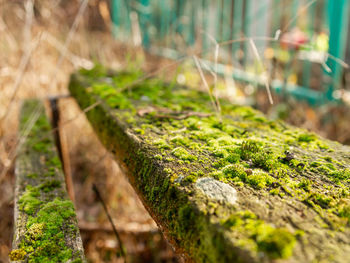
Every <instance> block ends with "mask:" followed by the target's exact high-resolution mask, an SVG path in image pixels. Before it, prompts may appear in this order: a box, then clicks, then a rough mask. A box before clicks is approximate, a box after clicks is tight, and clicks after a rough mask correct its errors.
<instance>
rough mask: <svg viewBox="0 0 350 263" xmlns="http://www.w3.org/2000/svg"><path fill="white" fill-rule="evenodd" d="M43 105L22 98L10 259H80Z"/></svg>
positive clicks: (71, 207) (73, 221)
mask: <svg viewBox="0 0 350 263" xmlns="http://www.w3.org/2000/svg"><path fill="white" fill-rule="evenodd" d="M50 130H51V127H50V124H49V121H48V119H47V117H46V114H45V109H44V105H43V104H42V102H40V101H37V100H29V101H25V102H24V104H23V106H22V110H21V115H20V132H19V136H20V137H21V140H22V143H21V144H20V146H19V149H18V155H17V160H16V171H15V173H16V188H15V227H14V230H15V233H14V239H13V250H12V251H11V253H10V255H9V257H10V260H11V261H20V262H83V261H84V251H83V246H82V241H81V238H80V233H79V229H78V227H77V219H76V214H75V210H74V205H73V203H72V202H71V201H70V200H69V198H68V196H67V193H66V187H65V180H64V175H63V173H62V167H61V162H60V159H59V158H58V154H57V150H56V148H55V144H54V141H53V137H52V133H51V131H50Z"/></svg>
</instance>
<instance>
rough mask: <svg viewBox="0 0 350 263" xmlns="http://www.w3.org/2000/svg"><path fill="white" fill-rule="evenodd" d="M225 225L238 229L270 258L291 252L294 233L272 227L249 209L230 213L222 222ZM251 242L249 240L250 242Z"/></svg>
mask: <svg viewBox="0 0 350 263" xmlns="http://www.w3.org/2000/svg"><path fill="white" fill-rule="evenodd" d="M223 225H224V226H225V227H229V228H231V229H233V230H237V229H240V230H241V231H243V232H245V233H246V235H247V236H248V237H249V238H250V239H252V240H254V241H255V242H256V245H257V247H256V249H257V250H259V251H261V252H265V253H266V254H267V255H268V256H269V257H270V258H272V259H278V258H288V257H290V256H291V255H292V253H293V248H294V246H295V243H296V238H295V235H293V234H292V233H290V232H289V231H288V230H286V229H283V228H274V227H272V226H270V225H268V224H265V223H264V222H263V221H262V220H259V219H257V217H256V215H254V214H253V213H251V212H250V211H241V212H237V213H235V214H233V215H231V216H230V217H229V218H228V219H227V220H225V221H224V222H223ZM250 243H251V242H250Z"/></svg>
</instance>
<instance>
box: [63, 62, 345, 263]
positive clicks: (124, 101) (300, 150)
mask: <svg viewBox="0 0 350 263" xmlns="http://www.w3.org/2000/svg"><path fill="white" fill-rule="evenodd" d="M139 77H140V74H139V73H125V72H119V73H118V74H115V75H114V74H110V73H109V72H108V71H107V70H105V69H104V68H103V67H101V66H97V67H96V68H95V69H93V70H91V71H87V70H82V71H81V72H80V73H79V74H76V75H73V76H72V79H71V82H70V91H71V93H72V95H73V96H74V97H75V98H76V99H77V100H78V102H79V104H80V106H81V107H82V108H86V107H88V106H89V105H92V104H93V103H95V102H97V101H99V100H101V99H102V101H103V103H102V104H101V105H99V106H97V107H96V108H94V109H93V110H91V111H89V112H88V113H87V117H88V118H89V120H90V121H91V122H92V124H93V126H94V127H95V130H96V132H97V133H98V135H99V136H100V138H101V140H102V142H104V144H105V145H106V146H107V147H108V148H109V149H110V150H111V151H112V152H116V153H117V154H116V157H117V158H119V159H120V160H121V161H122V162H124V164H126V165H127V166H128V167H129V169H130V171H131V172H130V173H131V175H130V176H132V180H131V181H132V182H133V184H134V187H136V188H137V190H138V192H140V193H141V194H142V195H143V198H144V200H146V203H147V205H148V206H149V207H150V210H151V211H152V212H153V213H154V214H153V216H154V217H155V218H156V220H157V221H158V222H159V223H160V224H161V225H162V226H163V227H164V228H165V230H166V231H167V236H168V237H169V238H170V239H171V240H172V242H173V243H174V244H175V245H176V246H178V247H180V248H181V249H182V250H183V251H185V253H187V255H188V256H189V257H190V258H192V259H193V260H195V261H198V262H225V260H226V262H229V261H230V260H238V261H239V262H260V261H261V260H263V259H264V260H265V259H266V260H273V259H277V258H281V259H287V258H290V257H292V258H293V259H294V260H296V261H298V260H299V261H302V260H303V258H304V259H305V258H309V259H310V261H312V260H313V259H315V260H325V261H327V260H328V259H330V258H333V259H334V258H340V261H341V260H342V255H344V253H347V252H349V253H350V246H349V244H350V239H349V237H350V235H349V234H350V232H349V225H350V222H349V209H348V208H349V199H350V195H349V186H350V170H349V169H350V165H349V161H350V150H349V148H348V147H344V146H342V145H340V144H337V143H335V142H331V141H328V140H325V139H323V138H321V137H319V136H317V135H316V134H313V133H310V132H307V131H305V130H302V129H297V128H294V127H291V126H289V125H287V124H285V123H283V122H281V121H270V120H267V119H266V118H265V117H264V116H263V115H262V114H261V113H260V112H258V111H256V110H254V109H252V108H250V107H241V106H235V105H232V104H230V103H228V102H227V101H224V100H222V101H221V109H222V111H221V116H220V118H218V116H217V115H216V114H215V113H214V111H213V110H212V106H211V101H210V98H209V96H208V95H207V94H204V93H202V92H200V91H198V90H194V89H188V88H183V87H178V86H177V85H176V84H175V83H163V82H162V81H160V80H158V79H148V80H144V81H142V82H140V81H138V82H135V83H134V80H136V79H138V78H139ZM204 176H209V177H213V178H215V179H216V180H220V181H222V182H224V183H227V184H229V185H230V186H232V187H233V188H234V189H236V190H237V192H238V203H237V204H236V205H229V204H222V202H221V203H220V202H217V201H215V200H211V199H210V198H209V197H203V194H201V193H200V192H198V191H197V189H196V187H195V182H196V180H197V179H198V178H200V177H204ZM242 211H247V212H248V213H250V216H249V217H247V218H246V217H245V216H243V217H242V216H241V215H239V213H241V212H242ZM237 213H238V215H237ZM340 230H341V231H344V233H347V234H348V235H347V236H348V237H344V236H343V234H341V232H339V231H340ZM302 232H305V235H304V236H302V235H300V233H302ZM308 235H309V236H312V237H317V238H319V239H317V240H322V238H324V237H325V236H333V237H334V238H333V239H331V241H329V240H324V243H322V242H321V244H320V242H318V243H317V242H316V243H317V244H316V243H315V242H313V243H309V244H308V245H305V244H306V243H307V237H308ZM338 237H339V239H337V238H338ZM343 238H345V240H346V241H344V242H343V243H342V244H339V243H337V241H336V240H340V239H342V240H344V239H343ZM230 242H231V243H232V244H233V247H230V245H228V244H231V243H230ZM347 242H348V243H347ZM346 243H347V244H346ZM338 245H339V246H338ZM305 246H306V247H305ZM304 247H305V248H304ZM338 248H339V249H338ZM247 251H248V252H247ZM328 251H332V252H328ZM334 255H336V256H334Z"/></svg>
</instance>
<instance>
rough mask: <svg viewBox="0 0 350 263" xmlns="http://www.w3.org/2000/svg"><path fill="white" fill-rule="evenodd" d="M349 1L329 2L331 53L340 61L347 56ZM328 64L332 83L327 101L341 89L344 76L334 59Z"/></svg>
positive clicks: (327, 94) (335, 0)
mask: <svg viewBox="0 0 350 263" xmlns="http://www.w3.org/2000/svg"><path fill="white" fill-rule="evenodd" d="M348 10H349V1H348V0H328V14H329V31H330V35H329V53H330V54H331V55H332V56H335V57H337V58H340V59H344V56H345V41H346V38H347V32H346V30H343V29H344V28H346V26H347V23H348V17H349V15H348ZM327 64H328V66H329V68H330V69H331V72H330V73H328V74H329V75H330V76H331V78H332V81H331V83H330V85H329V86H328V90H327V93H326V96H327V99H329V100H332V99H333V91H334V89H336V88H337V87H339V83H340V78H341V74H342V68H341V65H340V64H339V63H336V62H335V61H334V60H332V59H328V61H327Z"/></svg>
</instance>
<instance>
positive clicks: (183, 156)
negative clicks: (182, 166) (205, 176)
mask: <svg viewBox="0 0 350 263" xmlns="http://www.w3.org/2000/svg"><path fill="white" fill-rule="evenodd" d="M171 153H172V154H173V155H174V156H175V157H177V158H179V159H180V160H184V161H186V160H188V161H195V160H197V157H196V156H194V155H192V154H190V153H189V152H188V151H186V150H185V149H184V148H182V147H177V148H175V149H173V150H172V151H171Z"/></svg>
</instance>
